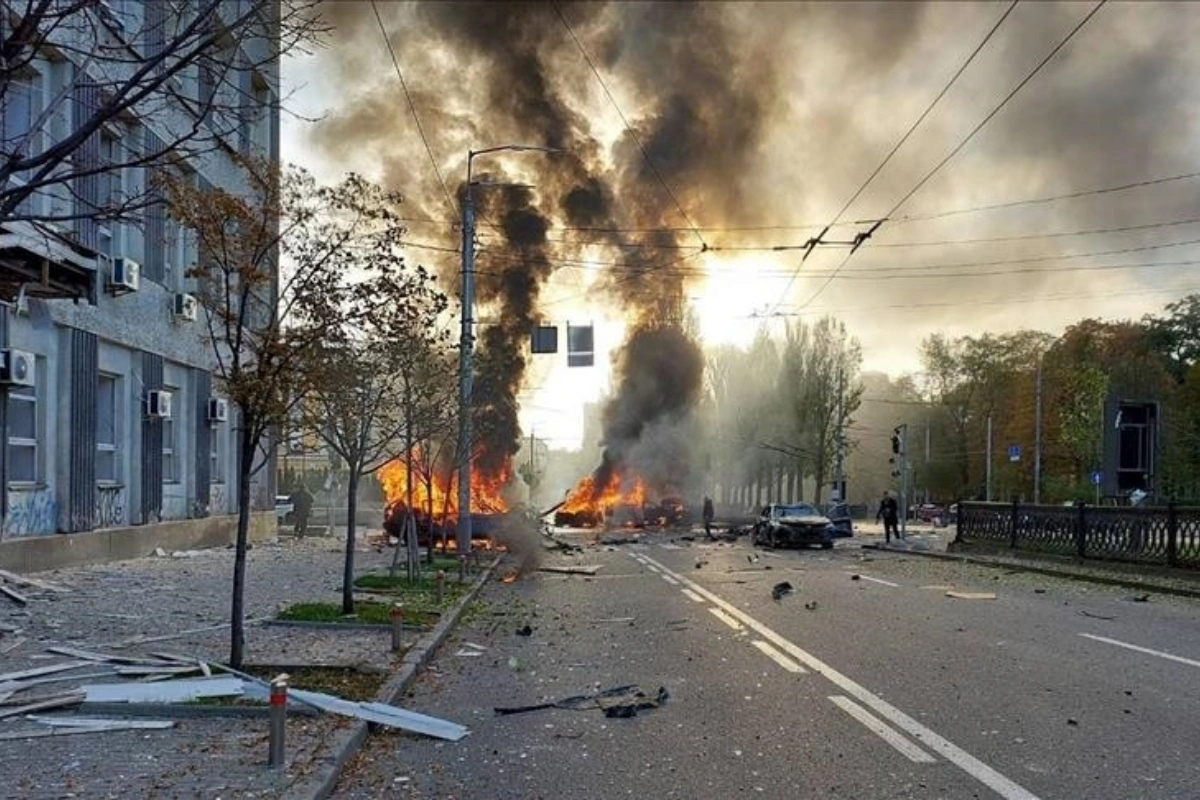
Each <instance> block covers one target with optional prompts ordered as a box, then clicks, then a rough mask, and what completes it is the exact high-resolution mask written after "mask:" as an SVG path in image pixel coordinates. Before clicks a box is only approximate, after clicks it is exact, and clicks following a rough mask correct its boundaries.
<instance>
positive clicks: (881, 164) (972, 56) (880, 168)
mask: <svg viewBox="0 0 1200 800" xmlns="http://www.w3.org/2000/svg"><path fill="white" fill-rule="evenodd" d="M1018 2H1019V0H1013V2H1012V3H1011V4H1009V6H1008V8H1006V9H1005V10H1004V13H1003V14H1001V15H1000V19H998V20H996V23H995V24H994V25H992V27H991V29H990V30H989V31H988V32H987V34H986V35H985V36H984V37H983V38H982V39H981V40H980V41H979V44H977V45H975V49H974V50H972V51H971V54H970V55H969V56H967V59H966V61H964V62H963V63H962V65H961V66H960V67H959V68H958V71H957V72H955V73H954V76H953V77H951V78H950V81H949V82H948V83H947V84H946V85H945V86H943V87H942V90H941V91H940V92H938V94H937V97H935V98H933V102H931V103H930V104H929V105H928V106H926V107H925V110H924V111H922V112H921V116H919V117H917V119H916V121H915V122H913V124H912V125H911V126H909V128H908V130H907V131H905V133H904V135H903V136H901V137H900V140H899V141H898V142H896V144H895V145H894V146H893V147H892V149H891V150H890V151H888V154H887V155H886V156H884V157H883V161H880V162H879V166H877V167H876V168H875V170H874V172H872V173H871V174H870V175H868V176H867V179H866V180H865V181H863V184H862V185H861V186H859V187H858V190H857V191H856V192H855V193H854V194H853V195H851V196H850V199H849V200H847V201H846V204H845V205H843V206H842V209H841V210H840V211H838V213H837V214H836V215H834V218H833V222H831V223H830V225H832V224H833V223H835V222H837V221H838V220H839V219H841V218H842V214H845V213H846V211H847V210H848V209H849V208H850V206H852V205H854V201H855V200H857V199H858V198H859V196H860V195H861V194H862V193H863V192H864V191H866V189H867V187H868V186H870V185H871V182H872V181H873V180H875V177H876V176H877V175H879V173H880V172H882V171H883V168H884V167H885V166H887V164H888V162H889V161H891V160H892V156H894V155H896V151H897V150H899V149H900V148H901V147H903V146H904V143H905V142H907V141H908V139H909V137H910V136H912V135H913V133H915V132H916V130H917V128H918V127H920V125H921V123H922V122H924V121H925V118H926V117H928V116H929V114H930V112H932V111H933V109H934V107H935V106H937V104H938V103H939V102H941V99H942V98H943V97H945V96H946V93H947V92H949V91H950V89H951V87H953V86H954V84H955V82H956V81H958V79H959V77H960V76H961V75H962V74H963V72H965V71H966V69H967V67H969V66H970V65H971V62H972V61H974V60H975V56H977V55H979V52H980V51H981V50H983V48H984V46H986V45H987V43H988V42H989V41H990V40H991V38H992V36H993V35H995V33H996V31H998V30H999V29H1000V26H1001V25H1003V24H1004V21H1005V20H1006V19H1008V17H1009V15H1010V14H1012V12H1013V10H1014V9H1015V8H1016V7H1017V3H1018ZM886 218H887V215H885V216H884V219H885V220H886Z"/></svg>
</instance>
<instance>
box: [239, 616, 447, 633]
mask: <svg viewBox="0 0 1200 800" xmlns="http://www.w3.org/2000/svg"><path fill="white" fill-rule="evenodd" d="M262 625H263V627H264V628H309V629H312V630H327V631H330V630H336V631H344V630H347V629H349V630H354V631H390V630H391V629H392V626H391V625H388V624H386V623H381V622H310V621H308V620H301V619H269V620H264V621H263V622H262ZM404 630H406V631H415V632H417V633H427V632H428V631H431V630H433V629H432V628H430V627H428V626H426V625H405V626H404Z"/></svg>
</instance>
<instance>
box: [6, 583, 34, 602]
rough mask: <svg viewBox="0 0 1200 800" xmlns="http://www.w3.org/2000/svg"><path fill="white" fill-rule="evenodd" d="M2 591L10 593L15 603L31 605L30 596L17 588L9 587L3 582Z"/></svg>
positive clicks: (10, 597) (9, 595)
mask: <svg viewBox="0 0 1200 800" xmlns="http://www.w3.org/2000/svg"><path fill="white" fill-rule="evenodd" d="M0 593H3V594H6V595H8V597H9V599H11V600H12V601H13V602H14V603H18V604H19V605H23V606H24V605H29V598H28V597H26V596H25V595H23V594H21V593H20V592H18V591H17V590H16V589H10V588H8V587H7V586H5V585H4V584H2V583H0Z"/></svg>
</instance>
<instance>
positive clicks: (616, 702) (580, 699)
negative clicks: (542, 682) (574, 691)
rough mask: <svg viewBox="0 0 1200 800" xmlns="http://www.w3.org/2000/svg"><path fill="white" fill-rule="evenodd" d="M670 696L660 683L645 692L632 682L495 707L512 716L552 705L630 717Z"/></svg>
mask: <svg viewBox="0 0 1200 800" xmlns="http://www.w3.org/2000/svg"><path fill="white" fill-rule="evenodd" d="M670 696H671V695H670V693H669V692H668V691H667V689H666V687H665V686H660V687H658V691H657V692H655V693H654V695H653V696H651V695H648V694H646V693H645V692H643V691H642V690H641V689H639V688H638V687H637V686H636V685H632V684H631V685H629V686H618V687H616V688H613V689H604V690H602V691H599V692H593V693H592V694H580V695H575V696H573V697H565V698H563V699H561V700H552V701H550V702H547V703H534V704H533V705H528V706H513V707H509V708H495V709H493V710H494V711H495V712H496V713H497V714H499V715H502V716H508V715H512V714H525V713H528V712H530V711H542V710H545V709H549V708H559V709H564V710H567V711H590V710H593V709H599V710H600V711H603V712H604V716H606V717H611V718H618V719H626V718H629V717H636V716H637V713H638V712H639V711H645V710H647V709H652V708H658V707H659V706H661V705H662V704H663V703H665V702H667V699H668V698H670Z"/></svg>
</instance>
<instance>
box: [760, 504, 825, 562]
mask: <svg viewBox="0 0 1200 800" xmlns="http://www.w3.org/2000/svg"><path fill="white" fill-rule="evenodd" d="M836 536H837V530H836V529H835V528H834V525H833V522H831V521H830V519H829V517H826V516H825V515H823V514H821V512H819V511H817V509H815V508H813V507H812V506H810V505H806V504H804V503H790V504H787V505H784V504H781V503H772V504H771V505H769V506H767V507H766V508H764V509H763V510H762V513H761V514H760V515H759V517H758V520H757V521H756V522H755V523H754V528H753V530H752V532H751V540H752V541H753V542H754V544H756V545H760V546H766V547H787V546H793V545H801V544H817V545H820V546H821V547H822V548H823V549H825V550H828V549H830V548H832V547H833V540H834V537H836Z"/></svg>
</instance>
